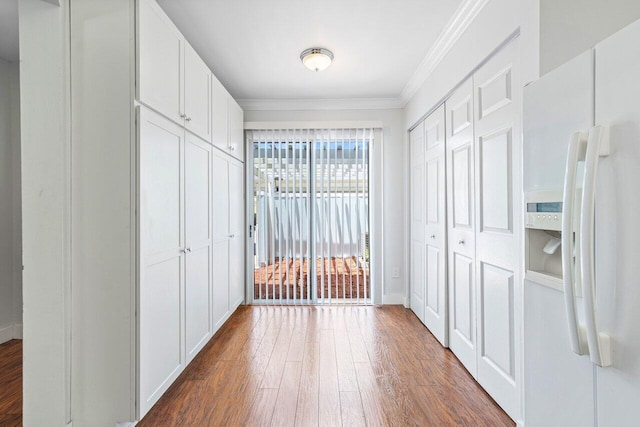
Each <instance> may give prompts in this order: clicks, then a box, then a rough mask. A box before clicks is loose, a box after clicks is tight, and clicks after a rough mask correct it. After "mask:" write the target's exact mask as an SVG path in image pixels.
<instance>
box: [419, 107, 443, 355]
mask: <svg viewBox="0 0 640 427" xmlns="http://www.w3.org/2000/svg"><path fill="white" fill-rule="evenodd" d="M424 128H425V129H424V135H425V136H424V141H425V144H424V145H425V147H426V156H425V177H426V187H425V192H424V193H425V196H426V204H425V207H426V210H425V214H424V223H425V235H426V239H425V260H424V261H425V262H426V275H425V293H424V300H425V309H424V324H425V325H426V326H427V328H429V330H430V331H431V333H432V334H433V335H434V336H435V337H436V338H437V339H438V341H440V342H441V343H442V345H444V346H445V347H446V346H447V345H448V331H447V324H448V319H447V295H446V294H447V285H446V276H447V273H446V268H447V264H446V258H447V251H446V235H447V221H446V191H445V190H446V183H445V181H446V174H445V170H446V162H445V112H444V105H442V106H441V107H440V108H438V109H437V110H436V111H434V112H433V113H431V115H429V117H427V118H426V119H425V121H424Z"/></svg>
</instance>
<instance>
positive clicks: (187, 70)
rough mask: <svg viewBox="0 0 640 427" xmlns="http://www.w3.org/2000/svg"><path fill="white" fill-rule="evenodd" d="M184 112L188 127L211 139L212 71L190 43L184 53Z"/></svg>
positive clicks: (186, 45) (186, 44)
mask: <svg viewBox="0 0 640 427" xmlns="http://www.w3.org/2000/svg"><path fill="white" fill-rule="evenodd" d="M184 113H185V115H186V119H185V121H186V127H187V129H188V130H190V131H191V132H193V133H195V134H196V135H198V136H199V137H200V138H203V139H205V140H206V141H211V71H210V70H209V68H208V67H207V64H205V63H204V61H203V60H202V59H200V57H199V56H198V54H197V53H196V51H195V50H193V48H192V47H191V46H190V45H189V43H185V53H184Z"/></svg>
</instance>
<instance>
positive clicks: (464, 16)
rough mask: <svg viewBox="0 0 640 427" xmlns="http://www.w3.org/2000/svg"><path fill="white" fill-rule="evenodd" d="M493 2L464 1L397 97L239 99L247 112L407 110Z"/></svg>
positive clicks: (481, 0)
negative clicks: (420, 90)
mask: <svg viewBox="0 0 640 427" xmlns="http://www.w3.org/2000/svg"><path fill="white" fill-rule="evenodd" d="M488 2H489V0H463V2H462V3H461V4H460V6H458V9H456V11H455V13H454V14H453V16H452V17H451V19H450V20H449V22H447V25H446V26H445V27H444V29H443V30H442V32H441V33H440V35H439V36H438V38H437V39H436V41H435V42H434V44H433V45H432V46H431V49H429V51H428V52H427V55H426V56H425V57H424V58H423V59H422V61H421V62H420V65H418V68H417V69H416V71H415V72H414V73H413V75H412V76H411V78H410V79H409V81H408V82H407V84H406V85H405V86H404V88H403V89H402V92H401V93H400V96H399V97H397V98H336V99H239V100H237V101H238V104H240V106H241V107H242V108H243V109H244V110H247V111H252V110H258V111H265V110H280V111H296V110H385V109H395V108H404V107H405V106H406V105H407V103H408V102H409V100H410V99H411V97H412V96H413V95H415V93H416V92H417V91H418V89H420V86H422V84H423V83H424V82H425V80H427V78H429V76H430V75H431V73H433V71H434V70H435V69H436V67H437V66H438V65H439V64H440V62H442V60H443V59H444V57H445V56H446V55H447V53H449V51H450V50H451V48H452V47H453V46H454V45H455V44H456V42H457V41H458V39H459V38H460V36H462V34H464V32H465V31H466V30H467V28H468V27H469V25H471V23H472V22H473V21H474V20H475V18H476V17H477V16H478V14H479V13H480V11H481V10H482V8H483V7H484V6H485V5H486V4H487V3H488Z"/></svg>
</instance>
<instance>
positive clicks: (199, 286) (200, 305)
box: [185, 246, 212, 361]
mask: <svg viewBox="0 0 640 427" xmlns="http://www.w3.org/2000/svg"><path fill="white" fill-rule="evenodd" d="M211 262H212V261H211V252H210V247H209V246H203V247H200V248H197V249H192V250H191V252H189V253H188V254H187V257H186V261H185V271H186V273H185V276H186V280H185V301H186V308H185V316H186V334H185V336H186V343H187V361H191V360H192V359H193V358H194V357H195V356H196V355H197V354H198V351H200V349H201V348H202V347H203V346H204V345H205V344H206V343H207V340H208V339H209V338H210V337H211V333H212V324H211V323H212V318H211V290H212V289H211V268H210V266H211Z"/></svg>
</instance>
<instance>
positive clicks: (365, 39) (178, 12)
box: [158, 0, 461, 100]
mask: <svg viewBox="0 0 640 427" xmlns="http://www.w3.org/2000/svg"><path fill="white" fill-rule="evenodd" d="M158 3H159V4H160V5H161V6H162V8H163V9H164V10H165V12H166V13H167V14H168V15H169V16H170V17H171V19H172V20H173V22H175V24H176V25H177V26H178V28H179V29H180V30H181V31H182V33H183V34H184V35H185V37H186V38H187V40H189V42H190V43H191V45H192V46H193V47H194V48H195V49H196V51H198V53H199V54H200V55H201V56H202V57H203V59H204V60H205V62H207V64H208V65H209V66H210V67H211V69H212V70H213V72H214V74H215V75H216V77H218V79H219V80H220V81H221V82H222V83H223V84H224V85H225V87H226V88H227V89H228V90H229V92H231V94H232V95H233V96H234V97H235V98H237V99H244V100H259V99H361V98H393V99H397V98H399V97H400V95H401V93H402V91H403V89H404V88H405V86H406V85H407V83H408V82H409V81H410V80H411V78H412V76H413V75H414V73H416V70H417V69H418V68H419V67H420V66H421V63H422V62H423V60H424V59H425V57H426V56H427V54H428V53H429V51H430V49H431V47H432V46H433V45H434V43H435V42H436V41H437V40H438V36H439V35H440V33H442V32H443V30H445V28H446V26H447V24H448V22H449V21H450V20H451V19H452V17H453V16H454V13H456V11H457V9H458V7H459V6H460V4H461V0H402V1H398V0H316V1H308V0H268V1H267V0H233V1H230V0H182V1H175V0H158ZM308 47H325V48H327V49H330V50H331V51H333V54H334V55H335V60H334V62H333V64H332V65H331V66H330V67H329V68H328V69H327V70H325V71H323V72H319V73H315V72H313V71H309V70H307V69H306V68H305V67H304V66H303V65H302V63H301V61H300V58H299V55H300V52H302V51H303V50H304V49H306V48H308Z"/></svg>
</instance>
